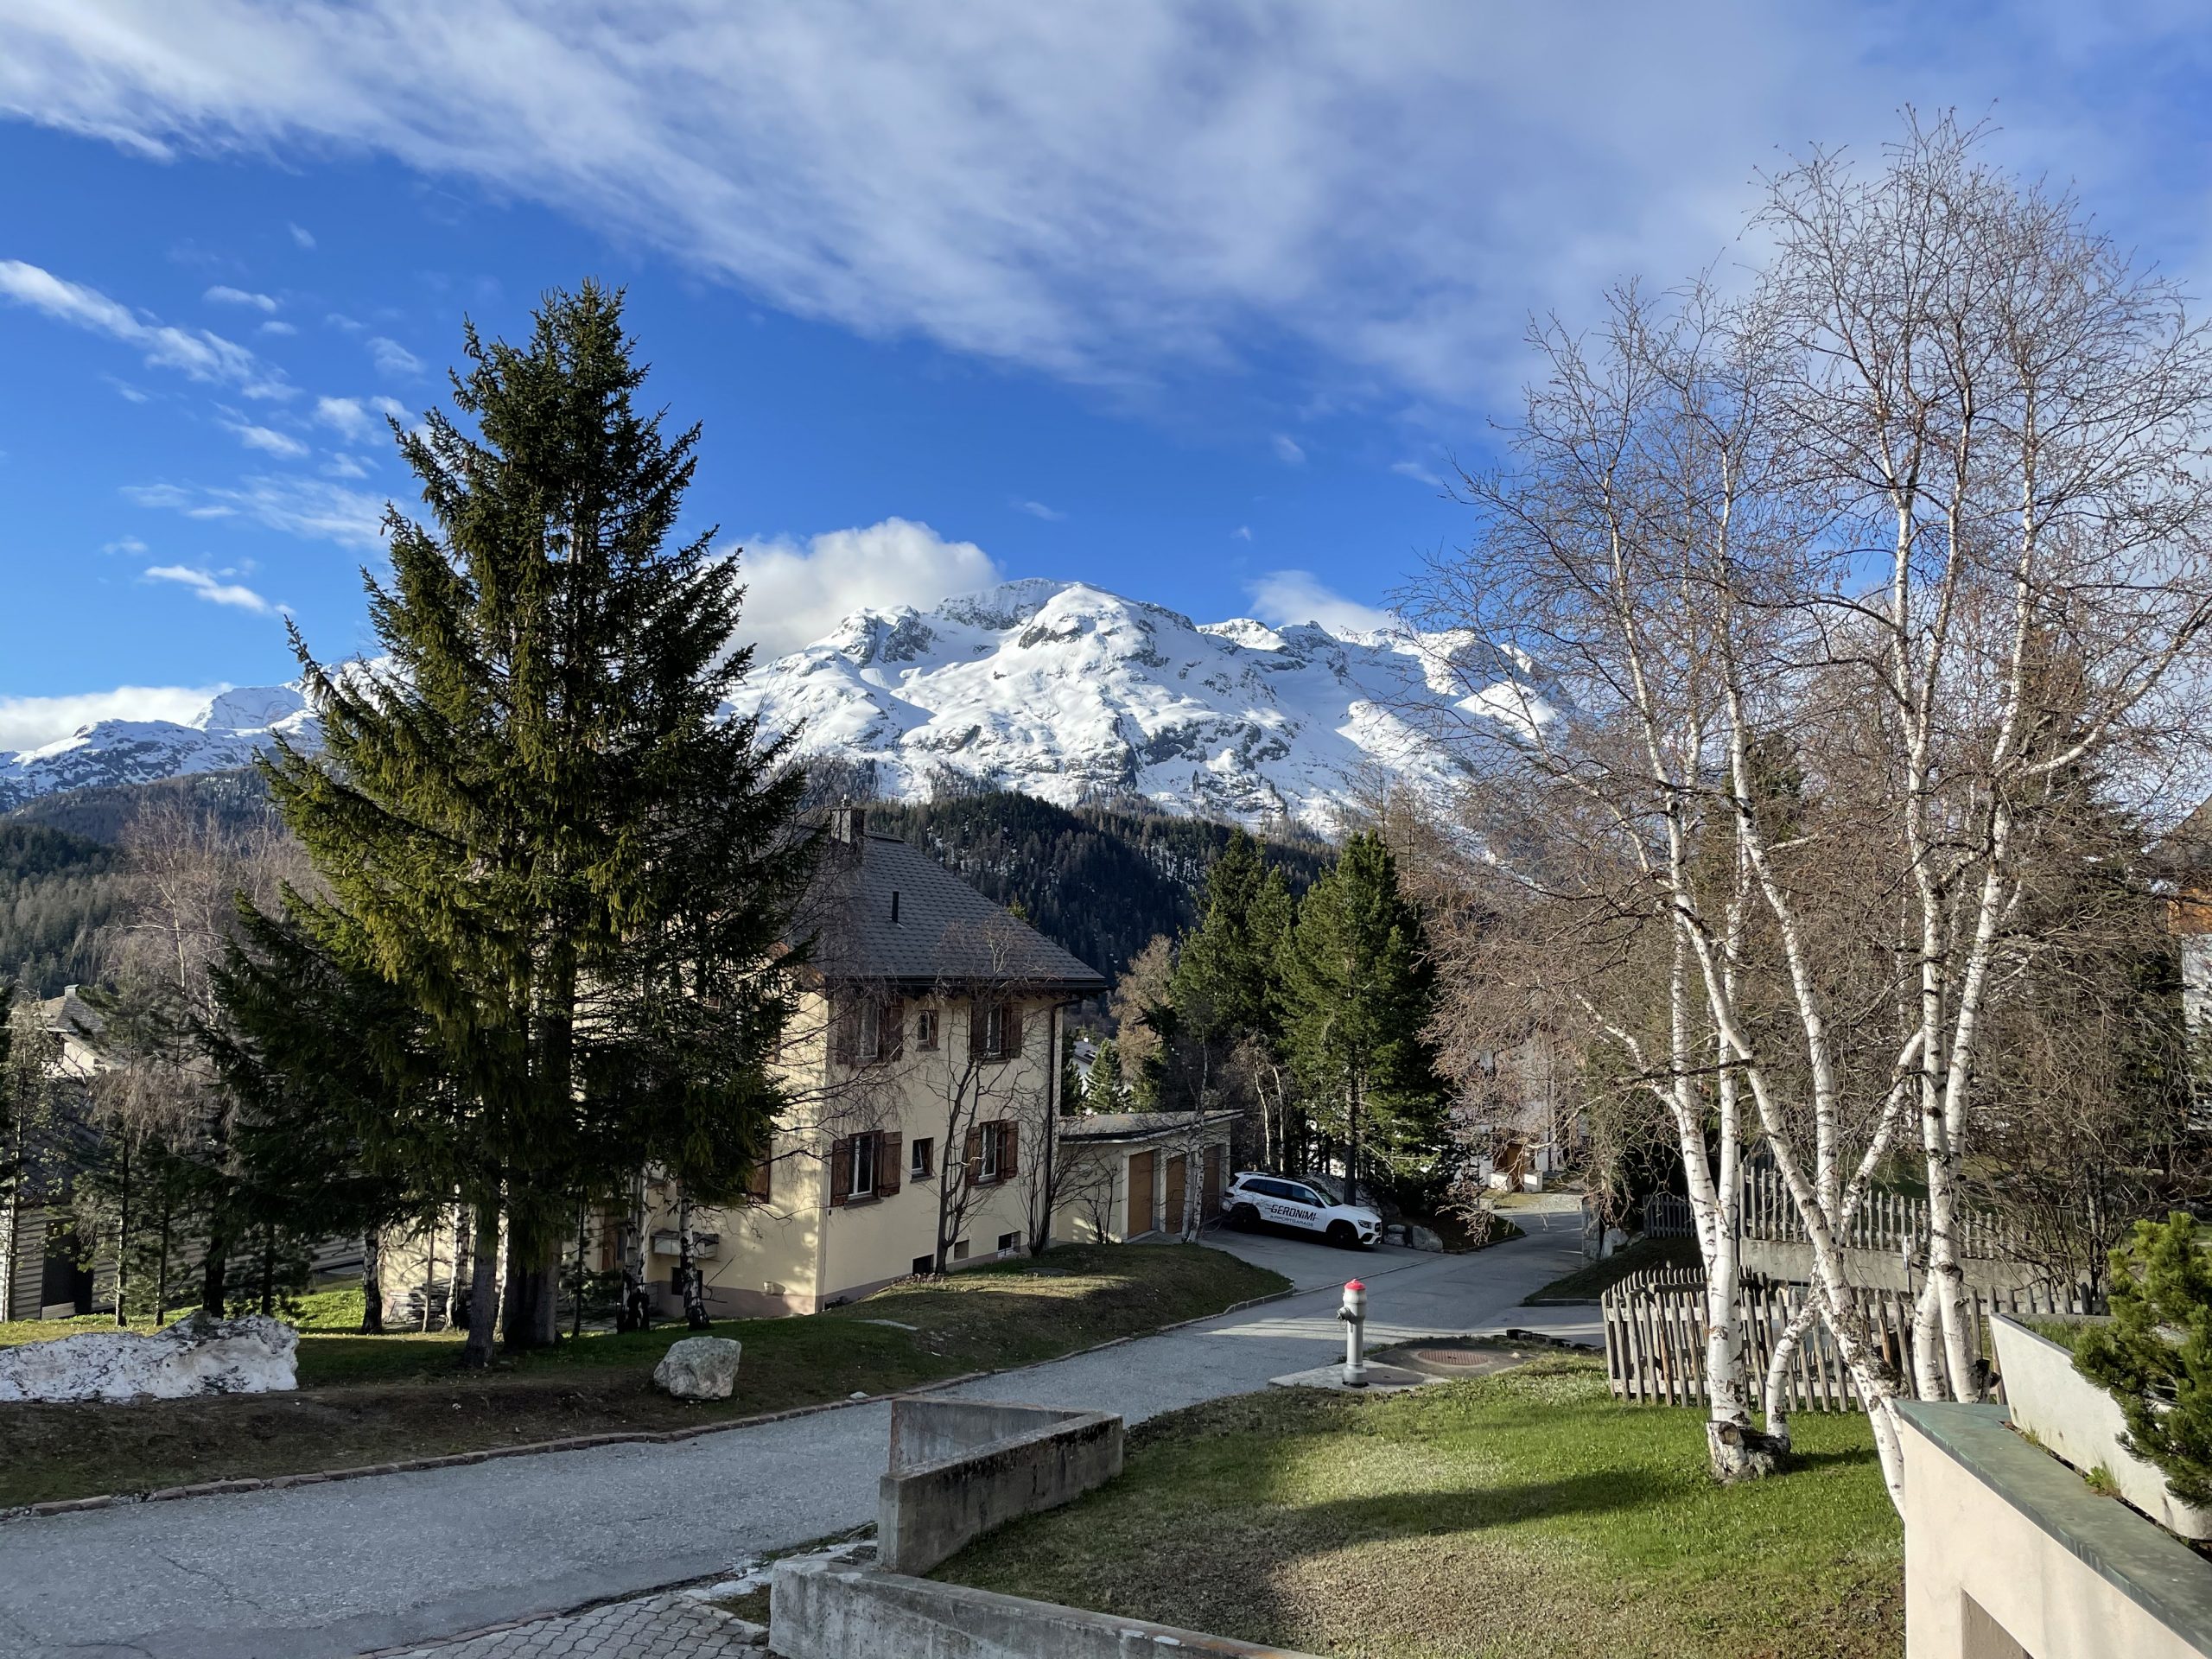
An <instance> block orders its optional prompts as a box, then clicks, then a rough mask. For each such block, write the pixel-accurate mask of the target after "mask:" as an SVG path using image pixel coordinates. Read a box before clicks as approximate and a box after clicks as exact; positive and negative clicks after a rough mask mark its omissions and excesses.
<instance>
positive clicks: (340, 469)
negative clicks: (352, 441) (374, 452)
mask: <svg viewBox="0 0 2212 1659" xmlns="http://www.w3.org/2000/svg"><path fill="white" fill-rule="evenodd" d="M322 475H323V476H324V477H325V478H366V477H367V476H368V475H369V469H368V468H367V467H365V466H364V465H363V464H362V461H361V458H360V457H359V455H349V454H345V453H344V452H343V451H342V450H333V451H332V452H331V455H330V459H329V460H328V461H325V462H323V463H322Z"/></svg>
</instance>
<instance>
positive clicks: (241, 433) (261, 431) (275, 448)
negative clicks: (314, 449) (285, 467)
mask: <svg viewBox="0 0 2212 1659" xmlns="http://www.w3.org/2000/svg"><path fill="white" fill-rule="evenodd" d="M223 426H224V429H225V430H226V431H228V432H229V433H231V434H232V435H233V436H234V437H236V438H237V439H238V442H240V443H242V444H244V445H245V447H246V448H249V449H258V450H260V451H261V453H262V454H264V455H280V456H282V457H283V458H284V459H285V460H287V461H296V460H297V459H299V457H300V456H302V455H304V454H307V452H308V447H307V445H305V444H304V443H302V442H300V441H299V440H298V439H297V438H296V437H294V436H293V435H291V434H290V433H289V432H279V431H277V429H275V428H274V427H268V426H257V425H255V424H254V423H252V422H251V421H240V420H226V421H225V422H224V423H223Z"/></svg>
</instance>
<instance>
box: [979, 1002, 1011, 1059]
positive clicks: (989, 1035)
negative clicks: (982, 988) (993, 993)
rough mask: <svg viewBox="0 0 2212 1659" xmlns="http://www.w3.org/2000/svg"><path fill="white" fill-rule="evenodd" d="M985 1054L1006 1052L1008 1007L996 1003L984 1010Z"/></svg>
mask: <svg viewBox="0 0 2212 1659" xmlns="http://www.w3.org/2000/svg"><path fill="white" fill-rule="evenodd" d="M981 1052H983V1053H985V1054H1003V1053H1005V1052H1006V1007H1005V1005H1004V1004H1003V1003H999V1002H994V1003H992V1004H991V1005H990V1007H987V1008H985V1009H984V1010H983V1046H982V1051H981Z"/></svg>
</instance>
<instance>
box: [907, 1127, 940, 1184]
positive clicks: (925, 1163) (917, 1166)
mask: <svg viewBox="0 0 2212 1659" xmlns="http://www.w3.org/2000/svg"><path fill="white" fill-rule="evenodd" d="M936 1156H937V1142H935V1141H932V1140H931V1139H930V1137H929V1136H927V1135H916V1136H915V1137H914V1161H913V1165H912V1168H911V1169H910V1170H909V1171H908V1172H907V1173H908V1174H909V1175H910V1177H911V1178H912V1179H914V1180H918V1181H926V1180H927V1179H929V1178H930V1177H931V1176H932V1175H934V1174H936V1173H937V1165H936V1162H935V1159H936Z"/></svg>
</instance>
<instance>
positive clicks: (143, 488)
mask: <svg viewBox="0 0 2212 1659" xmlns="http://www.w3.org/2000/svg"><path fill="white" fill-rule="evenodd" d="M123 493H124V496H125V497H126V498H127V499H130V500H131V501H134V502H136V503H137V505H140V506H142V507H163V508H167V509H168V510H169V511H171V512H181V513H182V514H183V515H184V516H185V517H186V518H229V519H238V520H243V521H245V522H248V523H251V524H259V525H261V526H262V527H263V528H264V529H265V530H274V531H281V532H282V533H283V534H284V535H287V536H297V537H302V538H303V539H305V540H308V541H318V542H334V543H336V544H337V545H339V546H340V547H349V548H356V549H363V550H366V549H371V548H378V547H381V546H383V545H384V534H383V531H384V512H385V499H384V498H383V497H382V496H377V495H369V494H366V493H364V492H362V491H359V490H349V489H347V488H346V487H345V486H343V485H339V484H333V483H328V482H326V481H325V480H321V479H312V478H271V477H254V478H249V479H246V480H243V481H242V482H241V483H239V484H238V486H234V487H218V486H197V487H191V488H188V487H186V486H182V485H178V484H134V485H130V486H125V488H124V492H123Z"/></svg>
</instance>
